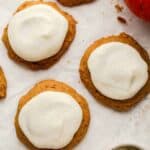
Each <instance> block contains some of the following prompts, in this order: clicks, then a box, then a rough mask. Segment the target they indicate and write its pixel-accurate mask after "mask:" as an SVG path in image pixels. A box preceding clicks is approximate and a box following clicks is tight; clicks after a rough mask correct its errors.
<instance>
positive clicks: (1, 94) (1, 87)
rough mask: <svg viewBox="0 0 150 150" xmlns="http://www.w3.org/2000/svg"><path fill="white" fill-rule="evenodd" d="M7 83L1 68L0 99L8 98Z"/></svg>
mask: <svg viewBox="0 0 150 150" xmlns="http://www.w3.org/2000/svg"><path fill="white" fill-rule="evenodd" d="M6 89H7V81H6V78H5V75H4V72H3V70H2V68H1V67H0V99H1V98H5V97H6V93H7V92H6Z"/></svg>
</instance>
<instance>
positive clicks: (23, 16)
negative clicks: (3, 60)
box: [2, 1, 76, 70]
mask: <svg viewBox="0 0 150 150" xmlns="http://www.w3.org/2000/svg"><path fill="white" fill-rule="evenodd" d="M75 33H76V21H75V19H74V18H73V17H72V16H71V15H69V14H68V13H66V12H64V11H63V10H61V9H60V8H59V7H58V6H57V5H56V3H54V2H43V1H28V2H25V3H23V4H22V5H21V6H20V7H19V8H18V9H17V11H16V12H15V13H14V15H13V17H12V19H11V20H10V22H9V23H8V25H7V27H6V28H5V30H4V32H3V37H2V40H3V42H4V44H5V46H6V48H7V50H8V55H9V57H10V58H11V59H12V60H14V61H15V62H17V63H20V64H22V65H25V66H27V67H29V68H31V69H33V70H38V69H47V68H49V67H50V66H52V65H53V64H55V63H56V62H57V61H58V60H59V59H60V58H61V56H62V55H63V54H64V53H65V52H66V51H67V49H68V48H69V46H70V45H71V43H72V41H73V39H74V37H75Z"/></svg>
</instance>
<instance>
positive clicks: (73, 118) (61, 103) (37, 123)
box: [18, 91, 83, 149]
mask: <svg viewBox="0 0 150 150" xmlns="http://www.w3.org/2000/svg"><path fill="white" fill-rule="evenodd" d="M82 118H83V114H82V109H81V107H80V105H79V104H78V103H77V102H76V101H75V99H74V98H73V97H72V96H70V95H69V94H67V93H63V92H54V91H46V92H42V93H40V94H39V95H37V96H35V97H33V98H32V99H31V100H30V101H29V102H28V103H27V104H26V105H25V106H24V107H23V108H22V109H21V111H20V114H19V119H18V120H19V126H20V128H21V130H22V131H23V133H24V134H25V136H26V137H27V138H28V140H29V141H30V142H31V143H32V144H33V145H34V146H35V147H37V148H45V149H60V148H63V147H65V146H67V145H68V144H69V143H70V142H71V140H72V139H73V136H74V134H75V133H76V132H77V130H78V129H79V127H80V125H81V122H82Z"/></svg>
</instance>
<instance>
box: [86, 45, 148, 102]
mask: <svg viewBox="0 0 150 150" xmlns="http://www.w3.org/2000/svg"><path fill="white" fill-rule="evenodd" d="M88 69H89V71H90V74H91V78H92V82H93V84H94V86H95V87H96V88H97V90H98V91H100V92H101V93H102V94H103V95H105V96H107V97H109V98H112V99H115V100H125V99H129V98H132V97H133V96H134V95H136V94H137V92H139V90H140V89H141V88H142V87H143V86H144V85H145V83H146V82H147V80H148V65H147V63H146V62H145V61H144V60H143V59H142V57H141V56H140V54H139V53H138V52H137V51H136V50H135V49H134V48H133V47H131V46H130V45H128V44H124V43H120V42H110V43H107V44H103V45H101V46H100V47H97V48H96V49H95V50H94V51H93V52H92V54H91V55H90V57H89V59H88Z"/></svg>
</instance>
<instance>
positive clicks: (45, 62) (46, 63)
mask: <svg viewBox="0 0 150 150" xmlns="http://www.w3.org/2000/svg"><path fill="white" fill-rule="evenodd" d="M41 4H44V5H46V6H50V7H52V8H54V9H55V10H56V11H57V12H59V13H60V14H61V15H62V16H63V17H64V18H65V19H66V20H67V21H68V32H67V33H66V36H65V39H64V42H63V44H62V46H61V48H60V50H59V51H58V52H57V53H56V54H55V55H53V56H51V57H48V58H46V59H42V60H39V61H27V60H25V59H23V58H21V57H20V56H18V55H17V54H16V53H15V50H14V49H13V48H12V46H11V44H10V40H9V37H8V26H7V27H6V28H5V29H4V32H3V36H2V40H3V42H4V44H5V46H6V48H7V50H8V55H9V57H10V58H11V59H12V60H14V61H15V62H17V63H20V64H22V65H24V66H27V67H29V68H30V69H33V70H39V69H47V68H49V67H51V66H52V65H53V64H55V63H56V62H57V61H58V60H59V59H60V57H61V56H62V55H63V54H64V53H65V52H66V51H67V49H68V48H69V46H70V44H71V43H72V41H73V39H74V37H75V33H76V21H75V20H74V18H73V17H72V16H71V15H69V14H68V13H66V12H64V11H63V10H61V9H60V8H59V7H58V6H57V5H56V3H54V2H43V1H27V2H24V3H23V4H22V5H21V6H20V7H19V8H18V9H17V11H16V12H15V14H17V13H18V12H21V11H23V10H26V9H27V8H31V7H32V6H37V5H41ZM15 14H14V15H15ZM29 21H30V20H29ZM35 21H36V20H35ZM29 23H30V22H29ZM24 32H25V31H24ZM43 32H44V31H43ZM24 38H26V36H25V35H24ZM44 38H45V39H46V38H47V37H46V36H45V37H44ZM37 42H38V41H37ZM41 46H42V45H41ZM44 46H45V44H44Z"/></svg>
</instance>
